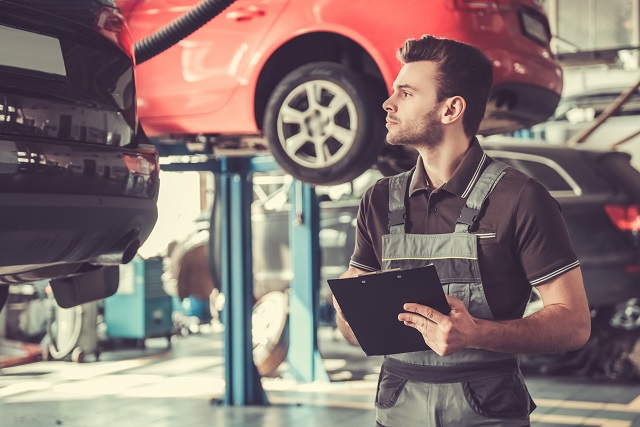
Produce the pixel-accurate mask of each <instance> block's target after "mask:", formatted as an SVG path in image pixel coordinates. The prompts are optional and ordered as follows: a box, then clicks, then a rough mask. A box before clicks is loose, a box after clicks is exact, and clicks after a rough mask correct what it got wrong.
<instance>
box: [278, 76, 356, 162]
mask: <svg viewBox="0 0 640 427" xmlns="http://www.w3.org/2000/svg"><path fill="white" fill-rule="evenodd" d="M277 125H278V140H279V142H280V144H281V145H282V149H283V150H284V152H285V153H286V155H287V156H288V157H289V158H290V159H291V160H293V161H294V162H296V163H297V164H299V165H301V166H304V167H306V168H314V169H319V168H325V167H327V166H331V165H333V164H335V163H337V162H339V161H340V160H341V159H343V158H344V157H345V155H346V154H347V153H348V152H349V150H350V149H351V147H353V144H354V142H355V139H356V132H357V125H358V113H357V110H356V105H355V103H354V101H353V99H352V98H351V96H349V94H348V93H347V92H346V91H345V90H344V89H343V88H341V87H340V86H338V85H337V84H335V83H332V82H329V81H326V80H313V81H309V82H305V83H303V84H301V85H299V86H297V87H296V88H295V89H293V90H292V91H291V92H290V93H289V95H288V96H287V97H286V98H285V100H284V102H283V103H282V105H281V107H280V111H279V112H278V123H277Z"/></svg>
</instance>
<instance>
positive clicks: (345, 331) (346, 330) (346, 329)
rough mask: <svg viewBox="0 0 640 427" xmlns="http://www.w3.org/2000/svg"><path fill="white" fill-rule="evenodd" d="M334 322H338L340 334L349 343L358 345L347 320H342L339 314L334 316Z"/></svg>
mask: <svg viewBox="0 0 640 427" xmlns="http://www.w3.org/2000/svg"><path fill="white" fill-rule="evenodd" d="M336 323H337V324H338V329H340V332H342V335H343V336H344V337H345V339H346V340H347V341H349V342H350V343H351V344H355V345H360V343H358V339H357V338H356V336H355V334H354V333H353V331H352V330H351V326H349V324H348V323H347V322H345V321H344V320H342V318H341V317H340V316H336Z"/></svg>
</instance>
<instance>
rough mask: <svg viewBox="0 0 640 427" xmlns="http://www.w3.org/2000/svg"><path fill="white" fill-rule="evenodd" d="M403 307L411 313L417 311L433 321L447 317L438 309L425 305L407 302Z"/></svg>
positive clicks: (438, 321)
mask: <svg viewBox="0 0 640 427" xmlns="http://www.w3.org/2000/svg"><path fill="white" fill-rule="evenodd" d="M404 309H405V310H407V311H410V312H413V313H418V314H419V315H421V316H423V317H426V318H427V319H429V320H431V321H432V322H434V323H440V322H442V321H443V320H444V319H446V318H447V316H445V315H444V314H442V313H440V312H439V311H438V310H435V309H433V308H431V307H428V306H426V305H421V304H415V303H408V304H405V305H404Z"/></svg>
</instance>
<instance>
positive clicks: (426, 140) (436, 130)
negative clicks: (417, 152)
mask: <svg viewBox="0 0 640 427" xmlns="http://www.w3.org/2000/svg"><path fill="white" fill-rule="evenodd" d="M396 126H398V127H399V126H400V125H396ZM443 136H444V129H443V127H442V123H440V120H438V113H437V112H436V109H435V108H434V109H433V110H431V111H429V112H428V113H427V115H426V116H424V118H423V119H422V120H414V121H411V122H409V123H407V124H406V125H405V127H404V129H398V130H397V131H396V132H395V133H391V132H388V133H387V143H389V144H391V145H406V146H409V147H413V148H426V149H427V150H429V151H431V150H434V149H436V148H438V147H439V146H440V144H442V138H443Z"/></svg>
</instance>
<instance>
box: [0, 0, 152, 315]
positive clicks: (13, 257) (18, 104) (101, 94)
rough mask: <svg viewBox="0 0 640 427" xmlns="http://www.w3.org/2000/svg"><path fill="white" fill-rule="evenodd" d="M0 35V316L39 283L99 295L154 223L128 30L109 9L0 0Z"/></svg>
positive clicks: (110, 288)
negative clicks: (13, 290)
mask: <svg viewBox="0 0 640 427" xmlns="http://www.w3.org/2000/svg"><path fill="white" fill-rule="evenodd" d="M0 34H1V37H2V40H3V43H2V47H0V194H2V197H0V309H1V308H2V306H3V305H4V302H5V301H6V296H7V294H8V286H9V285H11V284H19V283H26V282H32V281H36V280H41V279H54V280H52V282H51V286H52V289H53V292H54V295H55V297H56V300H57V302H58V304H59V305H61V306H62V307H69V306H73V305H77V304H81V303H83V302H86V301H89V300H95V299H100V298H104V297H107V296H109V295H111V294H112V293H114V292H115V291H116V289H117V286H118V273H117V270H118V269H117V266H118V265H119V264H121V263H127V262H129V261H130V260H131V259H132V258H133V256H134V255H135V253H136V251H137V250H138V247H139V246H140V245H141V243H142V242H144V241H145V240H146V238H147V237H148V236H149V233H150V232H151V229H152V228H153V226H154V224H155V222H156V218H157V209H156V199H157V194H158V185H159V182H158V156H157V151H156V149H155V148H154V147H153V145H151V144H150V143H149V141H148V139H147V138H146V137H145V135H144V133H143V132H142V131H141V130H140V128H139V127H138V118H137V112H136V90H135V80H134V67H133V64H134V60H133V46H132V42H131V37H130V35H129V30H128V28H127V26H126V24H125V22H124V19H123V17H122V16H121V15H120V14H119V12H118V10H117V9H116V7H115V4H114V3H113V2H112V1H109V0H74V1H62V0H19V1H18V0H0Z"/></svg>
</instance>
